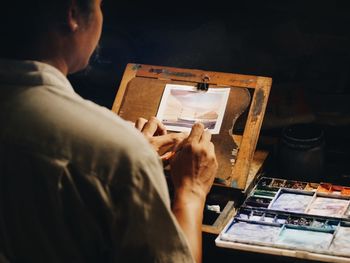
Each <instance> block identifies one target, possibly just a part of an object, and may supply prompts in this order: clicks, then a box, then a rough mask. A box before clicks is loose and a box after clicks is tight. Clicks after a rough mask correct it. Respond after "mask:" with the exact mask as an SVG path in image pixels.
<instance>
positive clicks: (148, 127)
mask: <svg viewBox="0 0 350 263" xmlns="http://www.w3.org/2000/svg"><path fill="white" fill-rule="evenodd" d="M141 131H142V133H143V134H144V135H145V136H149V137H151V136H154V135H165V134H167V131H166V128H165V126H164V124H163V123H161V122H160V121H159V120H158V119H157V118H155V117H151V118H150V119H149V120H148V121H147V120H146V123H145V124H144V125H143V128H142V130H141Z"/></svg>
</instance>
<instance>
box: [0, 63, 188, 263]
mask: <svg viewBox="0 0 350 263" xmlns="http://www.w3.org/2000/svg"><path fill="white" fill-rule="evenodd" d="M0 123H1V129H0V251H1V250H3V251H4V254H5V255H6V256H7V257H8V259H9V260H10V262H16V261H21V262H22V261H25V262H117V261H118V262H133V261H139V262H193V258H192V256H191V254H190V251H189V247H188V244H187V242H186V240H185V238H184V235H183V233H182V231H181V229H180V228H179V226H178V224H177V221H176V219H175V218H174V216H173V214H172V212H171V209H170V200H169V194H168V189H167V185H166V181H165V178H164V174H163V169H162V165H161V163H160V160H159V158H158V156H157V154H156V153H155V152H154V151H153V149H152V148H151V147H150V145H149V144H148V142H147V141H146V140H145V139H144V138H143V136H142V135H141V134H140V133H139V131H137V130H136V129H135V128H133V127H131V125H130V124H129V123H127V122H125V121H123V120H122V119H120V118H119V117H118V116H116V115H115V114H114V113H112V112H111V111H109V110H108V109H106V108H103V107H100V106H98V105H96V104H94V103H92V102H90V101H87V100H84V99H83V98H81V97H80V96H79V95H77V94H76V93H75V92H74V90H73V88H72V87H71V85H70V83H69V81H68V80H67V78H66V77H65V76H64V75H63V74H62V73H61V72H60V71H59V70H57V69H56V68H54V67H52V66H50V65H47V64H44V63H39V62H34V61H11V60H0Z"/></svg>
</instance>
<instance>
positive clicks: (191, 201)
mask: <svg viewBox="0 0 350 263" xmlns="http://www.w3.org/2000/svg"><path fill="white" fill-rule="evenodd" d="M206 196H207V195H206V193H205V192H204V191H203V190H202V189H201V188H195V187H179V188H176V189H175V192H174V204H173V209H176V208H180V207H183V206H191V208H192V209H196V208H197V209H200V210H203V209H204V205H205V200H206Z"/></svg>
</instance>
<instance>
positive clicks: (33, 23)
mask: <svg viewBox="0 0 350 263" xmlns="http://www.w3.org/2000/svg"><path fill="white" fill-rule="evenodd" d="M93 2H94V0H77V5H78V8H79V11H80V13H81V14H82V15H83V16H84V17H85V18H86V19H89V16H90V14H91V10H92V5H93ZM71 3H72V0H8V1H5V3H4V4H3V5H2V6H1V9H0V35H1V43H0V45H1V50H0V52H1V53H0V54H3V53H5V51H4V50H5V49H12V50H15V49H16V48H17V49H18V48H20V47H21V45H27V44H33V43H35V41H36V40H38V38H40V37H43V36H45V34H46V33H47V32H49V31H51V30H62V31H64V30H67V29H68V27H67V24H66V19H67V11H68V8H69V6H70V5H71Z"/></svg>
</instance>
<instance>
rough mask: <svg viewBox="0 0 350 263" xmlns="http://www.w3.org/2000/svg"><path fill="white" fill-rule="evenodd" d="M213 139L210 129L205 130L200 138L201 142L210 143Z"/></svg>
mask: <svg viewBox="0 0 350 263" xmlns="http://www.w3.org/2000/svg"><path fill="white" fill-rule="evenodd" d="M210 140H211V132H210V131H203V133H202V136H201V138H200V140H199V143H208V142H210Z"/></svg>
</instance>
